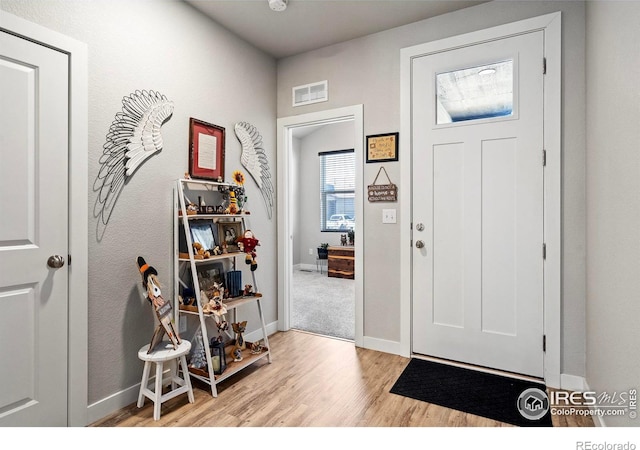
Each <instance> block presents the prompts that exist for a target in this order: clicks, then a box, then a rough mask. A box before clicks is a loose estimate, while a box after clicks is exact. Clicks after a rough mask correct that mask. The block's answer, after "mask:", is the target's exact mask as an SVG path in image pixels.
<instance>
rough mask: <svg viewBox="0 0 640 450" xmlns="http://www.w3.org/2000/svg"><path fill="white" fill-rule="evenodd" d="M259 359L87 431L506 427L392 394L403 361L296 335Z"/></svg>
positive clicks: (565, 421) (556, 421) (587, 422)
mask: <svg viewBox="0 0 640 450" xmlns="http://www.w3.org/2000/svg"><path fill="white" fill-rule="evenodd" d="M269 341H270V344H271V347H272V350H273V354H272V356H273V362H272V363H271V364H269V363H268V362H267V361H266V359H263V360H262V361H261V362H258V363H256V364H254V365H253V366H251V367H248V368H247V369H245V370H243V371H242V372H240V373H238V374H237V375H234V376H233V377H230V378H229V379H227V380H225V381H224V382H222V383H221V384H219V385H218V397H217V398H214V397H212V395H211V391H210V389H209V386H208V385H206V384H204V383H201V382H199V381H197V380H194V382H193V387H194V394H195V403H193V404H190V403H189V402H188V400H187V396H186V395H181V396H179V397H177V398H174V399H172V400H169V401H167V402H165V403H164V404H163V405H162V415H161V418H160V420H159V421H154V420H153V404H152V402H151V401H149V400H145V405H144V406H143V407H142V408H137V407H136V405H135V403H134V404H132V405H131V406H129V407H126V408H124V409H122V410H120V411H118V412H116V413H115V414H113V415H110V416H108V417H105V418H103V419H101V420H99V421H97V422H95V423H93V424H92V425H91V426H93V427H241V426H250V427H510V426H511V425H509V424H505V423H501V422H496V421H494V420H490V419H486V418H483V417H479V416H475V415H471V414H465V413H462V412H459V411H455V410H452V409H448V408H444V407H441V406H438V405H433V404H429V403H425V402H421V401H418V400H413V399H410V398H406V397H402V396H399V395H395V394H391V393H390V392H389V390H390V389H391V387H392V386H393V384H394V382H395V381H396V379H397V378H398V376H400V374H401V373H402V371H403V369H404V368H405V366H406V365H407V363H408V362H409V360H408V359H407V358H403V357H401V356H396V355H391V354H387V353H381V352H377V351H373V350H366V349H362V348H357V347H355V346H354V345H353V343H351V342H348V341H342V340H339V339H331V338H326V337H322V336H317V335H313V334H309V333H304V332H299V331H289V332H285V333H283V332H278V333H276V334H274V335H273V336H270V337H269ZM553 425H554V427H592V426H593V421H592V419H591V418H589V417H584V416H563V417H558V416H553Z"/></svg>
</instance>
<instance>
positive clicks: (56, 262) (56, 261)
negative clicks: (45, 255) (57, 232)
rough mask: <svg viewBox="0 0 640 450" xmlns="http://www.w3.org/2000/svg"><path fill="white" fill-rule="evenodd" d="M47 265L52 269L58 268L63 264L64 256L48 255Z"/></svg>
mask: <svg viewBox="0 0 640 450" xmlns="http://www.w3.org/2000/svg"><path fill="white" fill-rule="evenodd" d="M47 266H49V267H51V268H52V269H59V268H60V267H62V266H64V258H63V257H62V256H60V255H52V256H49V259H47Z"/></svg>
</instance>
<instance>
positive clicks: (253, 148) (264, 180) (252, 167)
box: [234, 122, 274, 219]
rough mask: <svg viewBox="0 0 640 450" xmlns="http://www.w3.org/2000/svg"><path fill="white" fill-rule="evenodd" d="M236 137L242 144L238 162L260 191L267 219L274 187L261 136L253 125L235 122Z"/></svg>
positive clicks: (271, 212)
mask: <svg viewBox="0 0 640 450" xmlns="http://www.w3.org/2000/svg"><path fill="white" fill-rule="evenodd" d="M234 128H235V132H236V137H237V138H238V140H239V141H240V144H241V145H242V154H241V156H240V162H241V163H242V165H243V166H244V168H245V169H247V172H249V175H251V178H253V180H254V181H255V182H256V184H257V185H258V187H259V188H260V192H261V193H262V198H263V199H264V203H265V206H266V207H267V214H268V216H269V219H271V216H272V214H273V203H274V189H273V182H272V181H271V173H270V172H269V161H268V160H267V155H266V153H265V151H264V146H263V144H262V136H260V133H258V130H257V129H256V127H254V126H253V125H251V124H249V123H247V122H238V123H236V124H235V127H234Z"/></svg>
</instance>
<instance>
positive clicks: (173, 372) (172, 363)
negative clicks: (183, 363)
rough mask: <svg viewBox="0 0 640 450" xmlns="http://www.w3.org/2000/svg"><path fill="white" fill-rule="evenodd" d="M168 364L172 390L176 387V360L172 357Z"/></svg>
mask: <svg viewBox="0 0 640 450" xmlns="http://www.w3.org/2000/svg"><path fill="white" fill-rule="evenodd" d="M169 364H170V366H169V380H170V381H171V390H172V391H174V390H175V389H176V388H177V387H178V385H177V384H176V377H177V376H178V361H177V360H175V359H172V360H171V361H170V363H169Z"/></svg>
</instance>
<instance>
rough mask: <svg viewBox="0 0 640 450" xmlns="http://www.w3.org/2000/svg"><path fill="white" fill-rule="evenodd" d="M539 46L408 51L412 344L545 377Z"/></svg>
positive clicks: (521, 43)
mask: <svg viewBox="0 0 640 450" xmlns="http://www.w3.org/2000/svg"><path fill="white" fill-rule="evenodd" d="M543 44H544V42H543V32H542V31H537V32H532V33H526V34H522V35H517V36H514V37H507V38H503V39H498V40H493V41H490V42H484V43H478V44H469V45H467V46H463V47H458V48H456V49H452V50H448V51H442V52H438V53H434V54H429V55H425V56H422V57H418V58H414V59H413V62H412V68H411V70H412V85H411V89H412V93H411V102H412V119H411V123H412V125H411V126H412V136H411V138H412V146H413V148H412V155H413V156H412V158H413V161H412V180H413V182H412V183H413V184H412V189H413V190H412V192H413V200H412V205H413V211H412V214H413V241H412V244H413V250H412V252H413V257H412V261H413V267H412V270H413V274H412V280H413V281H412V291H413V292H412V298H413V312H412V350H413V352H414V353H419V354H424V355H430V356H435V357H440V358H446V359H449V360H454V361H461V362H466V363H470V364H475V365H479V366H485V367H491V368H496V369H500V370H505V371H510V372H515V373H521V374H527V375H532V376H537V377H542V376H543V300H544V297H543V296H544V292H543V287H544V286H543V281H544V279H543V268H544V267H543V263H544V261H543V243H544V239H543V211H544V203H543V202H544V198H543V188H544V186H543V181H544V178H543V177H544V173H543V170H544V169H543V56H544V54H543ZM419 247H421V248H419Z"/></svg>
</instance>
